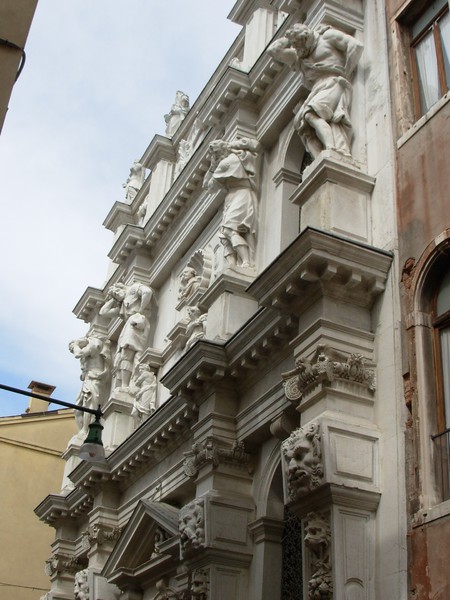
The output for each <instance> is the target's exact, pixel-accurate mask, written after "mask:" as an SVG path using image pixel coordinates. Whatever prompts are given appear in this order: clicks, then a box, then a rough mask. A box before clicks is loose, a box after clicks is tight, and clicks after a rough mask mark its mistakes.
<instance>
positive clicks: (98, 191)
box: [0, 0, 240, 416]
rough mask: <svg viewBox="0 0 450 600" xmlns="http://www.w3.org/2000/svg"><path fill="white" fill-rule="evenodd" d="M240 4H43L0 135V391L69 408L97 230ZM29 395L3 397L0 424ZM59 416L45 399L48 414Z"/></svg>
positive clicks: (104, 248) (95, 270)
mask: <svg viewBox="0 0 450 600" xmlns="http://www.w3.org/2000/svg"><path fill="white" fill-rule="evenodd" d="M233 5H234V0H189V2H186V0H163V1H162V2H161V1H160V0H126V1H125V0H94V1H92V0H64V1H61V0H39V3H38V7H37V10H36V14H35V17H34V20H33V23H32V26H31V30H30V33H29V36H28V40H27V43H26V46H25V50H26V54H27V59H26V64H25V67H24V70H23V71H22V74H21V76H20V78H19V79H18V81H17V83H16V85H15V86H14V89H13V92H12V96H11V99H10V102H9V110H8V113H7V116H6V120H5V124H4V126H3V130H2V133H1V135H0V206H1V235H0V260H1V278H0V320H1V321H0V383H3V384H6V385H9V386H13V387H17V388H20V389H27V388H28V384H29V383H30V382H31V381H32V380H35V381H40V382H43V383H47V384H50V385H54V386H56V390H55V391H54V392H53V396H54V397H55V398H57V399H59V400H64V401H66V402H75V400H76V397H77V395H78V391H79V388H80V380H79V375H80V367H79V362H78V361H77V360H76V359H75V358H74V357H73V355H72V354H70V352H69V350H68V343H69V342H70V341H71V340H73V339H75V338H77V337H80V336H82V335H84V334H85V333H86V331H87V328H88V326H87V324H85V323H84V322H83V321H80V320H78V319H77V318H76V317H75V316H74V315H73V313H72V310H73V308H74V306H75V305H76V303H77V302H78V300H79V299H80V297H81V295H82V294H83V292H84V291H85V289H86V287H88V286H92V287H97V288H103V286H104V284H105V281H106V274H107V268H108V258H107V253H108V251H109V250H110V248H111V245H112V235H113V234H112V233H111V232H110V231H107V230H106V229H105V228H104V227H103V226H102V223H103V221H104V219H105V217H106V215H107V214H108V212H109V210H110V208H111V206H112V205H113V203H114V202H115V201H123V200H124V190H123V188H122V184H123V182H124V181H125V180H126V178H127V177H128V173H129V168H130V166H131V164H132V163H133V161H134V160H135V159H137V158H140V157H141V156H142V154H143V153H144V151H145V149H146V148H147V146H148V145H149V143H150V141H151V140H152V138H153V136H154V135H155V134H162V135H164V129H165V123H164V114H165V113H167V112H168V111H169V110H170V107H171V105H172V104H173V101H174V99H175V92H176V91H177V90H182V91H184V92H185V93H187V94H188V95H189V97H190V100H191V105H192V104H193V102H194V100H195V99H196V98H197V96H198V95H199V93H200V92H201V90H202V89H203V87H204V86H205V85H206V83H207V81H208V79H209V77H210V76H211V75H212V73H213V71H214V69H215V67H216V66H217V64H218V63H219V61H220V60H221V58H222V57H223V55H224V54H225V52H226V51H227V49H228V48H229V46H230V45H231V44H232V42H233V40H234V39H235V37H236V36H237V35H238V33H239V31H240V27H239V26H238V25H236V24H234V23H231V22H230V21H229V20H227V15H228V13H229V12H230V10H231V8H232V6H233ZM27 405H28V400H27V398H26V397H22V396H17V395H15V394H10V393H7V392H4V391H2V390H0V416H10V415H19V414H21V413H23V412H24V411H25V409H26V407H27ZM55 408H57V407H56V406H55V405H51V406H50V409H55Z"/></svg>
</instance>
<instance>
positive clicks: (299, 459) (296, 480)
mask: <svg viewBox="0 0 450 600" xmlns="http://www.w3.org/2000/svg"><path fill="white" fill-rule="evenodd" d="M281 451H282V454H283V457H284V460H285V464H286V467H287V481H288V497H289V501H291V502H292V501H294V500H297V499H299V498H301V497H303V496H305V495H306V494H308V493H309V492H311V491H312V490H313V489H315V488H316V487H318V486H319V485H320V484H321V483H322V477H323V466H322V452H321V448H320V425H319V424H318V423H310V424H309V425H306V426H305V427H300V428H299V429H296V430H295V431H294V432H293V433H291V435H290V436H289V437H288V439H287V440H286V441H285V442H283V444H282V446H281Z"/></svg>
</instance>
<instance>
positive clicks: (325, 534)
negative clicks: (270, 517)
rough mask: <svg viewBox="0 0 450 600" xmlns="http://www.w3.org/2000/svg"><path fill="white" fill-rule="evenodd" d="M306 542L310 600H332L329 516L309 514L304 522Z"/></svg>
mask: <svg viewBox="0 0 450 600" xmlns="http://www.w3.org/2000/svg"><path fill="white" fill-rule="evenodd" d="M304 532H305V537H304V542H305V546H306V548H307V549H308V550H309V552H310V557H309V558H310V578H309V581H308V599H309V600H332V599H333V581H332V566H331V527H330V521H329V516H328V515H326V514H324V513H315V512H313V513H309V514H308V515H307V517H306V519H305V522H304Z"/></svg>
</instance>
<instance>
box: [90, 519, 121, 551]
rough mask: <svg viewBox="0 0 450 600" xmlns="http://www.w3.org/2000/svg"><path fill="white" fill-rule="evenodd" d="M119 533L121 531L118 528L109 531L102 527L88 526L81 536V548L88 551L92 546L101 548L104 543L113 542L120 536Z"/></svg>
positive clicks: (107, 528)
mask: <svg viewBox="0 0 450 600" xmlns="http://www.w3.org/2000/svg"><path fill="white" fill-rule="evenodd" d="M121 531H122V529H121V528H120V527H114V528H112V529H111V528H109V527H105V526H104V525H98V524H96V525H90V526H89V527H88V528H87V529H86V530H85V531H83V533H82V534H81V536H82V545H83V548H86V549H89V548H91V547H92V546H93V545H94V544H98V545H99V546H101V545H103V544H105V543H106V542H115V541H116V540H117V539H118V537H119V536H120V533H121Z"/></svg>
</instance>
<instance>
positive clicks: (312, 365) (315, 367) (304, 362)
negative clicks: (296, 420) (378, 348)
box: [282, 344, 376, 402]
mask: <svg viewBox="0 0 450 600" xmlns="http://www.w3.org/2000/svg"><path fill="white" fill-rule="evenodd" d="M295 362H296V367H295V369H293V370H292V371H288V372H287V373H283V374H282V378H283V379H284V390H285V394H286V398H287V399H288V400H291V401H294V402H295V401H297V400H300V399H301V398H302V397H303V394H304V393H305V391H306V390H307V389H308V387H310V386H312V385H315V384H317V383H319V382H323V383H324V384H325V385H331V384H332V382H333V381H335V380H339V379H340V380H344V381H349V382H354V383H359V384H361V385H364V386H365V387H366V388H367V389H368V390H369V391H370V392H374V391H375V388H376V380H375V371H374V370H373V369H369V368H367V367H366V366H365V365H366V362H367V360H366V358H365V357H364V356H363V355H362V354H358V353H353V354H350V355H345V354H344V353H342V352H338V351H337V350H333V349H332V348H329V347H328V346H326V345H324V344H320V345H319V346H317V350H316V352H315V354H314V356H313V358H312V359H311V360H309V359H306V358H304V357H302V356H301V357H299V358H297V360H296V361H295Z"/></svg>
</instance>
